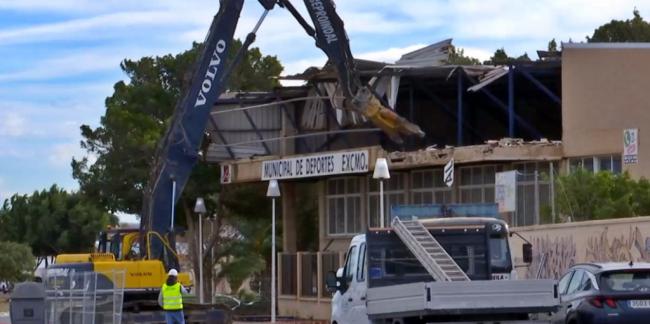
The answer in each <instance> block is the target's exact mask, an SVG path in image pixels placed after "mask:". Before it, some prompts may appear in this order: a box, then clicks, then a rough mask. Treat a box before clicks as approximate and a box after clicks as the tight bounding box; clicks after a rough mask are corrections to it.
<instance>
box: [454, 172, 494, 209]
mask: <svg viewBox="0 0 650 324" xmlns="http://www.w3.org/2000/svg"><path fill="white" fill-rule="evenodd" d="M459 169H460V186H459V189H460V202H461V203H493V202H494V177H495V174H496V173H497V172H500V171H501V170H502V169H503V167H502V166H500V165H481V166H474V167H461V168H459Z"/></svg>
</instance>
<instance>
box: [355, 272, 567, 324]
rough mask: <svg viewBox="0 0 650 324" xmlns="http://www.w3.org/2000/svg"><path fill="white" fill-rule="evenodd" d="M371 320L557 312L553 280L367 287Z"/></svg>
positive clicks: (527, 314) (490, 316)
mask: <svg viewBox="0 0 650 324" xmlns="http://www.w3.org/2000/svg"><path fill="white" fill-rule="evenodd" d="M366 307H367V313H368V317H369V318H370V319H371V320H379V319H388V318H408V317H431V316H436V317H442V318H458V319H460V318H469V317H480V318H482V319H490V318H497V319H499V318H502V319H503V318H520V319H526V320H528V319H530V318H529V314H537V313H550V312H553V311H555V310H556V309H557V291H556V290H555V284H554V281H553V280H485V281H469V282H462V281H460V282H417V283H410V284H402V285H393V286H387V287H379V288H369V289H368V295H367V305H366Z"/></svg>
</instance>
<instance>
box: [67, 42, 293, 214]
mask: <svg viewBox="0 0 650 324" xmlns="http://www.w3.org/2000/svg"><path fill="white" fill-rule="evenodd" d="M200 47H201V46H200V45H199V44H194V46H193V47H192V49H190V50H188V51H185V52H183V53H181V54H178V55H175V56H174V55H165V56H162V57H144V58H142V59H140V60H138V61H131V60H124V61H123V62H122V64H121V68H122V71H124V73H125V74H126V75H127V76H128V78H129V82H124V81H119V82H117V83H116V84H115V86H114V93H113V95H112V96H110V97H108V98H107V99H106V112H105V114H104V116H103V117H102V118H101V126H99V127H97V128H95V129H92V128H91V127H90V126H88V125H82V126H81V135H82V136H83V138H84V140H83V142H82V143H81V146H82V148H84V149H85V150H86V151H87V152H88V153H89V154H92V155H95V156H97V161H96V162H95V163H93V164H90V163H89V161H88V160H87V159H82V160H73V161H72V168H73V177H74V178H75V179H77V180H78V181H79V184H80V187H81V191H82V192H83V193H84V194H86V195H88V196H89V197H91V198H93V199H96V200H97V201H99V202H100V203H101V205H102V206H105V207H106V208H107V209H108V210H110V211H122V212H126V213H131V214H136V213H139V212H140V211H141V208H142V197H143V189H144V188H145V187H146V183H147V181H148V180H149V179H148V176H149V172H150V167H151V165H152V163H153V161H154V159H153V156H154V154H155V149H156V145H157V143H158V141H159V139H160V138H161V137H162V135H163V134H164V132H165V130H166V128H167V125H168V123H169V119H170V117H171V115H172V112H173V110H174V107H175V104H176V102H177V101H178V100H179V98H180V96H181V94H182V93H183V92H184V91H183V90H186V88H187V86H188V83H189V80H190V77H191V76H190V73H189V72H188V71H191V68H192V66H193V64H194V62H195V60H196V58H197V55H198V52H199V49H200ZM240 47H241V42H240V41H238V40H237V41H234V42H233V46H231V48H230V52H229V58H230V60H232V58H233V57H234V55H235V53H236V51H237V50H238V49H239V48H240ZM282 69H283V68H282V65H281V64H280V62H279V61H278V60H277V58H276V57H275V56H267V55H262V54H261V52H260V50H259V49H258V48H253V49H251V50H250V51H248V53H247V55H246V56H245V57H244V58H243V59H242V61H241V64H240V65H239V67H238V68H237V69H235V70H234V71H233V73H232V75H231V79H230V81H229V83H228V85H227V86H226V89H232V90H243V91H252V90H270V89H272V88H273V87H275V86H278V85H279V83H278V80H277V76H279V74H280V73H281V72H282Z"/></svg>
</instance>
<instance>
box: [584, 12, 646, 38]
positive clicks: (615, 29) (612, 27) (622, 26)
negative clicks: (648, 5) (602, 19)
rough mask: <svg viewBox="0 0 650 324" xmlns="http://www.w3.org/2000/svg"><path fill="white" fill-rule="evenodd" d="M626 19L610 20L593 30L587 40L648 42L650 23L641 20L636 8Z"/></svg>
mask: <svg viewBox="0 0 650 324" xmlns="http://www.w3.org/2000/svg"><path fill="white" fill-rule="evenodd" d="M633 15H634V17H633V18H632V19H627V20H612V21H610V22H609V23H606V24H604V25H602V26H600V27H598V28H596V30H594V33H593V35H592V36H591V37H589V36H587V41H588V42H590V43H594V42H606V43H609V42H650V23H648V22H647V21H645V20H643V17H641V14H640V13H639V11H638V10H636V9H634V11H633Z"/></svg>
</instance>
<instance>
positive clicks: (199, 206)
mask: <svg viewBox="0 0 650 324" xmlns="http://www.w3.org/2000/svg"><path fill="white" fill-rule="evenodd" d="M194 212H195V213H196V214H197V215H198V216H199V253H198V254H199V304H203V214H205V213H206V209H205V202H204V201H203V198H201V197H199V198H196V203H195V204H194Z"/></svg>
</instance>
